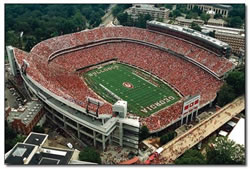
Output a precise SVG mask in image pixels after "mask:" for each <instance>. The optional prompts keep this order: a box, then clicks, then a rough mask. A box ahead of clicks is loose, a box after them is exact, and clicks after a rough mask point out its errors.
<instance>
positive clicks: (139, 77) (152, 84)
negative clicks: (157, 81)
mask: <svg viewBox="0 0 250 169" xmlns="http://www.w3.org/2000/svg"><path fill="white" fill-rule="evenodd" d="M132 74H133V75H135V76H137V77H139V78H140V79H142V80H144V81H145V82H147V83H149V84H151V85H153V86H154V87H157V86H155V85H154V84H153V83H151V82H149V81H147V80H146V79H144V78H142V77H141V76H138V75H137V74H135V73H132ZM138 82H139V81H138Z"/></svg>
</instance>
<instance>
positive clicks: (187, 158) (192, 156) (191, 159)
mask: <svg viewBox="0 0 250 169" xmlns="http://www.w3.org/2000/svg"><path fill="white" fill-rule="evenodd" d="M175 164H206V160H205V157H204V156H203V155H202V154H201V152H200V151H198V150H192V149H189V150H187V151H186V152H185V153H184V154H183V155H182V156H181V157H180V158H178V159H176V160H175Z"/></svg>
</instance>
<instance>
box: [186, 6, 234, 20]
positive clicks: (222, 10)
mask: <svg viewBox="0 0 250 169" xmlns="http://www.w3.org/2000/svg"><path fill="white" fill-rule="evenodd" d="M195 6H198V8H199V9H201V10H202V11H203V12H207V11H214V12H215V14H221V15H222V16H223V17H228V13H229V11H230V10H231V9H232V7H231V6H230V5H220V4H201V5H199V4H188V5H187V9H188V10H191V9H193V8H194V7H195Z"/></svg>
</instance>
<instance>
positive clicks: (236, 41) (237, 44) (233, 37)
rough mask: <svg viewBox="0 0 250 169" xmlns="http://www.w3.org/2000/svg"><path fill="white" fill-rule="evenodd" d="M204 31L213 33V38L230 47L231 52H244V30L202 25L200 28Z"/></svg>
mask: <svg viewBox="0 0 250 169" xmlns="http://www.w3.org/2000/svg"><path fill="white" fill-rule="evenodd" d="M201 28H202V29H203V30H205V31H210V32H214V33H215V38H216V39H219V40H221V41H223V42H226V43H228V44H229V45H230V46H231V47H232V52H233V53H235V54H241V53H242V51H245V30H244V29H236V28H229V27H221V26H212V25H204V26H202V27H201Z"/></svg>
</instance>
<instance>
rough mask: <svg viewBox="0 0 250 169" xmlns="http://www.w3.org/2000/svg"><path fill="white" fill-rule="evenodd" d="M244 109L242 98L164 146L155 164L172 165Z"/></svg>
mask: <svg viewBox="0 0 250 169" xmlns="http://www.w3.org/2000/svg"><path fill="white" fill-rule="evenodd" d="M244 109H245V100H244V97H243V96H242V97H239V98H237V99H236V100H234V101H233V102H232V103H230V104H227V105H226V106H224V107H223V108H221V109H220V110H218V111H217V112H216V113H215V114H213V115H212V116H210V117H209V118H207V119H206V120H204V121H202V122H201V123H199V124H198V125H196V126H194V127H193V128H191V129H190V130H189V131H187V132H186V133H184V134H183V135H180V136H179V137H177V138H175V139H174V140H172V141H171V142H169V143H167V144H165V145H164V146H163V148H164V151H163V152H162V153H161V154H160V157H159V159H156V160H154V161H153V164H172V163H173V162H174V161H175V159H177V158H178V157H179V156H181V155H182V154H183V153H184V152H185V151H186V150H188V149H190V148H191V147H193V146H194V145H196V144H197V143H199V142H200V141H202V140H203V139H204V138H206V137H207V136H209V135H210V134H211V133H213V132H214V131H216V130H217V129H218V128H220V127H221V126H222V125H224V124H225V123H226V122H228V121H229V120H231V119H232V118H233V117H234V116H236V115H237V114H239V113H240V112H241V111H243V110H244Z"/></svg>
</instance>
